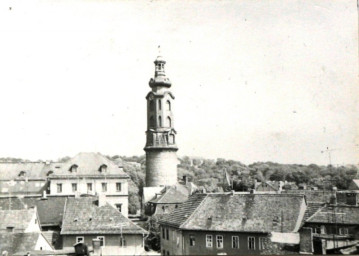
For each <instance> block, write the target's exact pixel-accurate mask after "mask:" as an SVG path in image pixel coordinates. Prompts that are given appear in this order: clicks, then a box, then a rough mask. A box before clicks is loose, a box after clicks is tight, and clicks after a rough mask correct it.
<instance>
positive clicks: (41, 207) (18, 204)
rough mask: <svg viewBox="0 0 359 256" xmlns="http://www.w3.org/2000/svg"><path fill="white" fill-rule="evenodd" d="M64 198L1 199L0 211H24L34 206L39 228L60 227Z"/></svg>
mask: <svg viewBox="0 0 359 256" xmlns="http://www.w3.org/2000/svg"><path fill="white" fill-rule="evenodd" d="M65 201H66V197H57V196H56V197H52V196H49V197H47V198H46V199H43V198H41V197H39V196H37V197H24V198H21V197H2V198H0V210H10V209H11V210H24V209H27V208H30V207H34V206H36V208H37V212H38V215H39V220H40V224H41V226H49V225H51V226H60V225H61V222H62V215H63V212H64V205H65Z"/></svg>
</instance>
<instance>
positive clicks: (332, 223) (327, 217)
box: [305, 205, 359, 254]
mask: <svg viewBox="0 0 359 256" xmlns="http://www.w3.org/2000/svg"><path fill="white" fill-rule="evenodd" d="M305 227H308V228H311V230H312V233H313V241H312V242H313V247H314V253H320V254H326V253H327V251H332V252H337V251H336V250H338V249H342V248H346V247H348V246H351V245H353V244H354V245H355V244H357V243H359V206H351V205H325V206H323V207H321V208H320V209H319V210H318V211H317V212H316V213H315V214H313V215H312V216H311V217H310V218H308V219H307V220H306V221H305Z"/></svg>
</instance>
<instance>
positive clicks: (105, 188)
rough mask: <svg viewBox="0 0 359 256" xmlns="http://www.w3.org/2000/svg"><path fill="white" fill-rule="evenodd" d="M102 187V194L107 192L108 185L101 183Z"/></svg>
mask: <svg viewBox="0 0 359 256" xmlns="http://www.w3.org/2000/svg"><path fill="white" fill-rule="evenodd" d="M101 185H102V192H107V183H101Z"/></svg>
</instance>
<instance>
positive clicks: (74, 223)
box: [61, 197, 147, 235]
mask: <svg viewBox="0 0 359 256" xmlns="http://www.w3.org/2000/svg"><path fill="white" fill-rule="evenodd" d="M97 203H98V199H97V198H93V197H83V198H68V199H67V201H66V205H65V214H64V218H63V224H62V230H61V235H68V234H121V232H122V233H123V234H147V231H146V230H144V229H142V228H140V227H139V226H137V225H136V224H134V223H133V222H132V221H130V220H129V219H128V218H126V217H125V216H123V215H122V214H121V213H120V212H119V211H118V210H116V209H115V208H114V207H112V206H111V205H109V204H106V205H104V206H101V207H98V206H97ZM121 227H122V228H121Z"/></svg>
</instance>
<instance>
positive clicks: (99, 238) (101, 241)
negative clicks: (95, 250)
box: [97, 236, 105, 246]
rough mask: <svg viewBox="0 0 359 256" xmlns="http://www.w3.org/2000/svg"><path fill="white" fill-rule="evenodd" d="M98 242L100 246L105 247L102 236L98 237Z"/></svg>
mask: <svg viewBox="0 0 359 256" xmlns="http://www.w3.org/2000/svg"><path fill="white" fill-rule="evenodd" d="M97 239H98V240H100V246H105V237H104V236H98V237H97Z"/></svg>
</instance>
